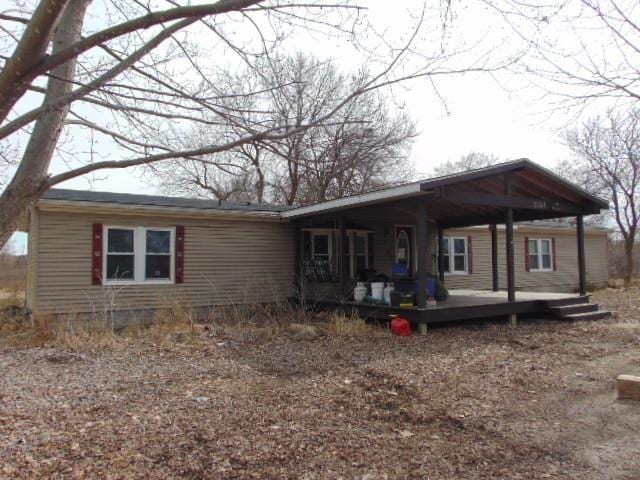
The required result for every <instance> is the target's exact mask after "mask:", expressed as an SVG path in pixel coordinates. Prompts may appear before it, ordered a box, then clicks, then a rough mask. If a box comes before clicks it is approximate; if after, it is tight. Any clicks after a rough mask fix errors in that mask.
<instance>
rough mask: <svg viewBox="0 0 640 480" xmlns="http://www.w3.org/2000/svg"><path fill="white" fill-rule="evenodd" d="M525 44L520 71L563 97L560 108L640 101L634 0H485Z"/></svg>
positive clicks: (639, 21) (639, 31) (639, 16)
mask: <svg viewBox="0 0 640 480" xmlns="http://www.w3.org/2000/svg"><path fill="white" fill-rule="evenodd" d="M482 1H483V2H484V3H486V4H487V5H488V6H489V7H490V9H491V10H492V11H494V12H497V13H498V15H499V17H500V18H501V19H503V20H504V21H505V24H506V26H508V27H510V28H511V29H512V32H513V37H512V42H513V43H514V44H515V43H517V42H518V41H521V42H522V43H523V44H524V45H526V46H527V55H526V56H524V57H523V58H522V61H521V62H519V63H518V68H517V71H518V73H524V74H526V75H527V76H529V77H530V78H533V79H534V82H535V85H536V86H538V87H541V88H542V89H543V90H545V91H546V92H547V93H549V94H551V95H552V97H553V100H556V101H557V100H558V99H560V102H559V104H558V102H555V103H556V108H562V109H563V110H565V109H566V108H567V107H568V106H569V107H578V112H580V111H582V109H583V108H584V107H586V106H588V105H589V104H593V103H596V102H604V103H606V104H607V106H609V107H610V106H611V104H612V103H615V104H617V105H618V106H625V107H631V106H633V105H635V104H636V102H638V101H639V100H640V68H639V67H638V65H640V5H639V4H638V2H637V1H636V0H549V1H545V2H520V1H513V0H482Z"/></svg>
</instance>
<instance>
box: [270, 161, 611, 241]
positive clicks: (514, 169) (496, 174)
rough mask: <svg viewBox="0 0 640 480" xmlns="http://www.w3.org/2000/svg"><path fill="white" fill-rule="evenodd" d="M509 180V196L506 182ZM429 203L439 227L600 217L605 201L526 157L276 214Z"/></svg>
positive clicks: (303, 215) (307, 214) (297, 216)
mask: <svg viewBox="0 0 640 480" xmlns="http://www.w3.org/2000/svg"><path fill="white" fill-rule="evenodd" d="M508 176H510V177H511V185H512V187H511V188H512V193H511V196H507V195H506V194H505V178H506V177H508ZM423 202H425V203H428V204H429V206H428V215H429V217H430V218H432V219H434V220H436V221H438V222H439V223H440V224H441V225H442V226H443V227H445V228H448V227H462V226H471V225H481V224H487V223H496V222H497V223H502V221H503V218H504V209H505V208H506V207H512V208H513V209H514V220H515V221H525V220H539V219H549V218H559V217H568V216H575V215H579V214H583V215H589V214H597V213H600V210H601V209H607V208H608V203H607V202H606V201H605V200H603V199H601V198H599V197H597V196H595V195H592V194H591V193H589V192H587V191H586V190H584V189H583V188H581V187H579V186H578V185H576V184H574V183H572V182H570V181H568V180H566V179H565V178H563V177H561V176H559V175H557V174H555V173H553V172H551V171H550V170H547V169H546V168H544V167H541V166H540V165H538V164H536V163H534V162H532V161H531V160H528V159H520V160H514V161H510V162H504V163H500V164H497V165H493V166H491V167H486V168H481V169H477V170H470V171H467V172H462V173H457V174H452V175H446V176H443V177H437V178H431V179H426V180H421V181H418V182H412V183H407V184H404V185H399V186H396V187H391V188H386V189H383V190H378V191H373V192H369V193H364V194H360V195H353V196H350V197H343V198H339V199H335V200H329V201H326V202H321V203H317V204H314V205H309V206H305V207H299V208H294V209H291V210H288V211H284V212H281V216H282V217H284V218H289V219H304V218H308V217H312V216H317V215H324V214H327V213H331V212H338V211H344V210H352V209H363V208H365V207H368V206H370V205H377V206H378V207H379V208H383V207H385V206H390V207H393V206H394V205H395V206H402V207H407V206H411V205H418V204H420V203H423Z"/></svg>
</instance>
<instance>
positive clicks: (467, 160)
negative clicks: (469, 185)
mask: <svg viewBox="0 0 640 480" xmlns="http://www.w3.org/2000/svg"><path fill="white" fill-rule="evenodd" d="M498 162H500V157H498V156H497V155H494V154H492V153H482V152H470V153H467V154H466V155H463V156H462V157H460V158H459V159H458V160H449V161H448V162H445V163H441V164H440V165H437V166H436V167H435V168H434V169H433V173H434V175H435V176H437V177H441V176H444V175H450V174H452V173H460V172H466V171H468V170H475V169H477V168H484V167H490V166H491V165H495V164H496V163H498Z"/></svg>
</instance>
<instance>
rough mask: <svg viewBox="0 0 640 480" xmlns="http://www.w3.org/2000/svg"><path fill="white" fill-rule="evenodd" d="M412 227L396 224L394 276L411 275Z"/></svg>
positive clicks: (412, 254)
mask: <svg viewBox="0 0 640 480" xmlns="http://www.w3.org/2000/svg"><path fill="white" fill-rule="evenodd" d="M414 228H415V227H413V226H412V225H396V232H395V233H396V238H395V258H394V265H393V274H394V276H398V277H404V276H406V277H413V270H414V269H413V265H414V262H415V260H414V255H415V249H414Z"/></svg>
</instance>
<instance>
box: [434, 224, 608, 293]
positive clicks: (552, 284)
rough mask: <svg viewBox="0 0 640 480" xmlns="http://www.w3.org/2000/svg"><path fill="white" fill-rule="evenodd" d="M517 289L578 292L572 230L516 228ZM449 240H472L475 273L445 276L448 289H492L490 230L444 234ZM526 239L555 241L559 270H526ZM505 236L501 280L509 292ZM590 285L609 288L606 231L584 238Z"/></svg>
mask: <svg viewBox="0 0 640 480" xmlns="http://www.w3.org/2000/svg"><path fill="white" fill-rule="evenodd" d="M514 233H515V234H514V241H515V271H516V288H517V289H518V290H531V291H547V292H556V291H557V292H573V291H576V290H577V288H578V252H577V240H576V234H575V232H574V231H573V230H572V229H565V228H557V229H535V228H531V227H529V228H517V229H516V231H515V232H514ZM445 235H446V236H460V237H467V236H469V235H471V236H472V237H473V240H472V244H473V247H472V248H473V273H472V274H469V275H463V274H446V275H445V283H446V285H447V287H448V288H454V289H455V288H469V289H480V290H483V289H491V287H492V275H491V233H490V232H489V229H488V228H466V229H455V230H445ZM525 238H555V242H556V261H557V268H556V270H555V271H550V272H527V271H526V270H525ZM505 248H506V247H505V232H504V230H498V277H499V278H498V279H499V286H500V288H501V289H506V288H507V273H506V253H505ZM585 250H586V268H587V282H588V283H589V284H591V285H593V286H597V287H602V286H605V285H606V284H607V281H608V279H609V277H608V263H609V261H608V248H607V234H606V232H604V231H588V232H587V233H586V235H585Z"/></svg>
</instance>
